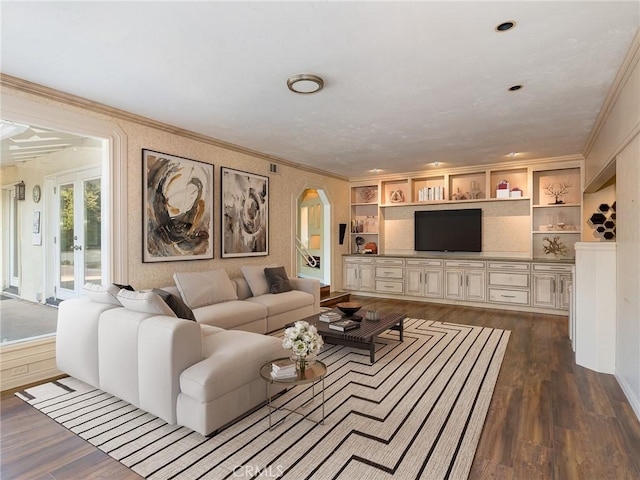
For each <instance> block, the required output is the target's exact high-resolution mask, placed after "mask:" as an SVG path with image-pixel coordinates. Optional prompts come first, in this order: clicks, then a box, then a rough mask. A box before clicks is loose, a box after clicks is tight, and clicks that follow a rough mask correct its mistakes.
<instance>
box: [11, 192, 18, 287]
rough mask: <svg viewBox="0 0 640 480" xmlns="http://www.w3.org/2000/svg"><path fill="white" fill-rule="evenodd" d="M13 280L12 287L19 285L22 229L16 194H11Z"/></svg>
mask: <svg viewBox="0 0 640 480" xmlns="http://www.w3.org/2000/svg"><path fill="white" fill-rule="evenodd" d="M10 217H11V232H10V233H11V241H10V245H11V261H10V262H9V264H10V265H11V280H10V285H11V286H12V287H17V286H18V265H19V264H20V257H19V253H18V246H19V245H20V237H19V235H20V230H18V200H17V199H16V197H15V194H13V195H12V196H11V215H10Z"/></svg>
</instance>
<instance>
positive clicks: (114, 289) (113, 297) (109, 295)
mask: <svg viewBox="0 0 640 480" xmlns="http://www.w3.org/2000/svg"><path fill="white" fill-rule="evenodd" d="M83 290H84V293H85V294H86V295H87V297H89V299H90V300H91V301H92V302H96V303H106V304H108V305H117V306H118V307H119V306H121V305H122V304H121V303H120V302H119V301H118V298H117V296H118V292H119V291H120V290H121V289H120V288H119V287H118V286H117V285H115V284H111V285H108V286H105V285H96V284H95V283H85V284H84V287H83Z"/></svg>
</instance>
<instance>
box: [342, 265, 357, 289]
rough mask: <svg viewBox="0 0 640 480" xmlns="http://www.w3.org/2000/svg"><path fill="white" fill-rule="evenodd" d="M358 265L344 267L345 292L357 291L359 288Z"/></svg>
mask: <svg viewBox="0 0 640 480" xmlns="http://www.w3.org/2000/svg"><path fill="white" fill-rule="evenodd" d="M358 270H359V265H352V264H349V263H347V264H345V266H344V279H343V283H344V288H345V289H347V290H358V287H359V286H360V282H359V278H358Z"/></svg>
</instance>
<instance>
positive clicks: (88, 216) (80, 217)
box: [54, 168, 105, 300]
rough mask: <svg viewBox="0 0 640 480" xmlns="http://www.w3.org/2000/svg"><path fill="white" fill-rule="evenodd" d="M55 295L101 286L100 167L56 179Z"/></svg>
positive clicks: (75, 293) (67, 295)
mask: <svg viewBox="0 0 640 480" xmlns="http://www.w3.org/2000/svg"><path fill="white" fill-rule="evenodd" d="M55 183H56V185H55V189H54V200H55V201H54V205H55V207H54V208H55V212H54V215H55V218H56V219H57V222H56V225H57V228H56V234H55V238H54V245H55V257H56V258H55V272H56V279H55V296H56V298H58V299H62V300H65V299H68V298H74V297H78V296H80V295H81V294H82V287H83V286H84V284H85V283H95V284H101V283H102V276H103V265H104V258H105V252H104V251H103V247H102V246H103V241H102V239H103V232H102V218H103V209H104V206H103V201H102V198H103V195H102V179H101V170H100V168H91V169H87V170H83V171H81V172H76V173H71V174H67V175H63V176H60V177H56V182H55Z"/></svg>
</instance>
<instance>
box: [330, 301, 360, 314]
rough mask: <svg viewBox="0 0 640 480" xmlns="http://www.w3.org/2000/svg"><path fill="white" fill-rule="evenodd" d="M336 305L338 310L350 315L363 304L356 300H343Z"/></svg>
mask: <svg viewBox="0 0 640 480" xmlns="http://www.w3.org/2000/svg"><path fill="white" fill-rule="evenodd" d="M336 307H338V310H340V311H341V312H342V313H344V314H345V315H346V316H347V317H350V316H351V315H353V314H354V313H356V312H357V311H358V310H360V309H361V308H362V304H360V303H355V302H342V303H338V304H337V305H336Z"/></svg>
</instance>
